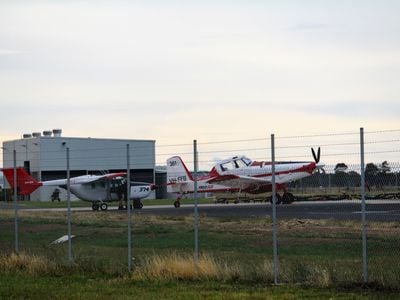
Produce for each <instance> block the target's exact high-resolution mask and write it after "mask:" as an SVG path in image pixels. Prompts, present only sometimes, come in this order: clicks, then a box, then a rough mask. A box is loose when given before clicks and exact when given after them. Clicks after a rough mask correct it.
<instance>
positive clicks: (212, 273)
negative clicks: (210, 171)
mask: <svg viewBox="0 0 400 300" xmlns="http://www.w3.org/2000/svg"><path fill="white" fill-rule="evenodd" d="M13 216H14V211H13V210H12V209H2V210H0V232H1V234H0V251H1V252H0V253H1V254H2V255H3V256H2V258H1V259H0V298H26V297H27V298H77V297H78V295H80V297H82V298H85V299H86V298H109V297H110V296H113V297H114V298H121V297H122V298H123V297H131V296H138V297H139V298H142V299H147V298H165V299H168V298H170V299H171V298H173V299H187V298H189V299H204V298H212V299H246V298H247V299H265V298H268V297H270V298H277V299H298V298H315V299H321V298H331V297H334V298H335V299H336V298H339V299H349V298H350V299H367V298H382V297H384V298H393V299H396V296H397V295H398V293H399V291H400V283H399V282H400V263H399V259H398V257H397V254H398V249H399V247H400V224H399V222H391V223H369V224H368V233H369V234H368V251H369V261H368V263H369V264H368V267H369V274H370V278H369V279H370V285H369V289H362V288H361V286H362V256H361V233H360V224H359V222H356V221H334V220H285V221H284V220H281V221H279V223H278V246H279V248H278V254H279V264H278V269H279V282H280V283H282V284H283V285H280V286H274V285H273V272H272V270H273V264H272V233H271V220H270V219H269V218H252V219H245V220H243V219H238V218H233V217H226V218H210V217H207V216H206V215H201V219H200V224H199V226H200V227H199V228H200V229H199V241H200V242H199V243H200V251H201V255H202V257H204V259H203V261H201V262H199V264H198V265H197V266H196V265H193V260H192V255H193V247H194V241H193V235H194V234H193V232H194V230H193V217H192V216H187V217H167V216H152V215H141V214H140V213H137V212H136V213H135V214H134V215H133V217H132V224H133V232H132V241H133V247H132V253H133V257H134V259H133V262H132V265H133V271H132V273H131V274H129V273H128V272H127V218H126V214H125V213H122V212H121V213H111V212H110V213H101V212H92V211H90V212H74V213H73V216H72V234H73V235H75V236H76V237H75V238H74V239H73V240H72V247H73V266H72V267H71V268H70V267H68V265H67V253H68V252H67V245H66V244H62V245H51V244H50V243H51V242H52V241H54V240H55V239H57V238H59V237H60V236H62V235H65V234H66V233H67V223H66V214H65V213H64V212H40V211H34V212H26V211H23V210H21V211H19V216H20V223H19V247H20V252H21V253H22V255H20V256H19V257H17V258H14V261H10V260H9V258H10V255H11V253H12V252H13V249H14V231H13V230H14V218H13Z"/></svg>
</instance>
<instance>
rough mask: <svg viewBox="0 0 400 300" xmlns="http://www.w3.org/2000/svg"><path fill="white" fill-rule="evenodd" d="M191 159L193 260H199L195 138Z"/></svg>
mask: <svg viewBox="0 0 400 300" xmlns="http://www.w3.org/2000/svg"><path fill="white" fill-rule="evenodd" d="M193 161H194V174H193V180H194V261H195V263H196V264H197V263H198V262H199V210H198V194H197V171H198V170H197V168H198V166H197V164H198V157H197V140H193Z"/></svg>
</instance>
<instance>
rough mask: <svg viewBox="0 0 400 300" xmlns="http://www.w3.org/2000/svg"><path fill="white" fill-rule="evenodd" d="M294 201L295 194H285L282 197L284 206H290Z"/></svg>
mask: <svg viewBox="0 0 400 300" xmlns="http://www.w3.org/2000/svg"><path fill="white" fill-rule="evenodd" d="M293 200H294V197H293V194H292V193H284V194H283V197H282V202H283V204H290V203H292V202H293Z"/></svg>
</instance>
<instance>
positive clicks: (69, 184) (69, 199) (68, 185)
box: [66, 147, 72, 267]
mask: <svg viewBox="0 0 400 300" xmlns="http://www.w3.org/2000/svg"><path fill="white" fill-rule="evenodd" d="M66 150H67V204H68V212H67V215H68V265H69V266H70V267H71V266H72V239H71V180H70V178H71V174H70V166H69V147H67V149H66Z"/></svg>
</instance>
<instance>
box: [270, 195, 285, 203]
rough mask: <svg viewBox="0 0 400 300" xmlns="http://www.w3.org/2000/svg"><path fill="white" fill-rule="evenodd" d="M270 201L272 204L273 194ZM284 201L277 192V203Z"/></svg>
mask: <svg viewBox="0 0 400 300" xmlns="http://www.w3.org/2000/svg"><path fill="white" fill-rule="evenodd" d="M269 202H270V203H271V204H272V195H271V196H270V197H269ZM281 203H282V197H281V195H279V194H278V193H276V204H281Z"/></svg>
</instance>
